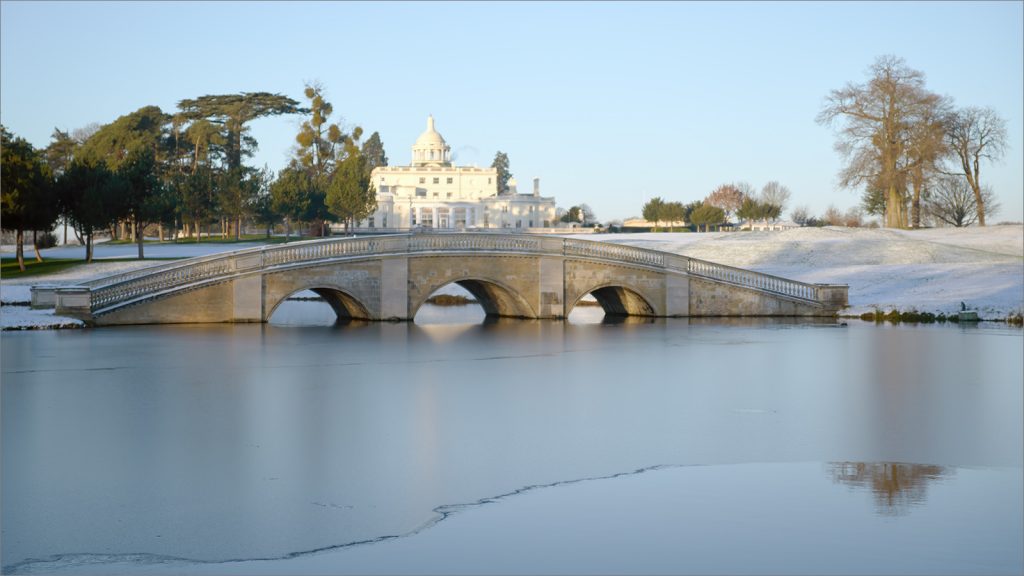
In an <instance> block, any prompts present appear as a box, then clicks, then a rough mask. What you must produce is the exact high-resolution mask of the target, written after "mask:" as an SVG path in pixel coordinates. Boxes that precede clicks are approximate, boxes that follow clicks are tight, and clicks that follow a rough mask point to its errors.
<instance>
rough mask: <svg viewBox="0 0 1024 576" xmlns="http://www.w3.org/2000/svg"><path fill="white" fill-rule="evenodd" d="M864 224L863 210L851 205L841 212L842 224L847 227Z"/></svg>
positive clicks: (856, 226) (858, 226)
mask: <svg viewBox="0 0 1024 576" xmlns="http://www.w3.org/2000/svg"><path fill="white" fill-rule="evenodd" d="M863 225H864V212H863V211H862V210H861V209H860V208H858V207H856V206H853V207H851V208H850V209H849V210H847V211H846V213H845V214H843V226H846V227H847V228H860V227H861V226H863Z"/></svg>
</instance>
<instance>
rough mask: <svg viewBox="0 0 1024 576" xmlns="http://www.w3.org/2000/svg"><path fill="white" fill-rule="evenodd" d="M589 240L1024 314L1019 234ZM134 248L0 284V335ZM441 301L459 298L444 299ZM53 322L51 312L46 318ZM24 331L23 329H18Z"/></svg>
mask: <svg viewBox="0 0 1024 576" xmlns="http://www.w3.org/2000/svg"><path fill="white" fill-rule="evenodd" d="M588 239H593V240H601V241H605V242H614V243H619V244H628V245H632V246H641V247H644V248H653V249H656V250H664V251H667V252H675V253H678V254H683V255H685V256H691V257H694V258H700V259H703V260H710V261H712V262H720V263H722V264H727V265H730V266H737V267H740V268H749V269H752V270H757V271H759V272H766V273H769V274H775V275H777V276H782V277H785V278H792V279H794V280H801V281H804V282H813V283H835V284H849V286H850V307H849V308H847V309H846V310H844V311H843V313H842V314H843V315H860V314H863V313H865V312H873V311H875V310H882V311H890V310H894V309H895V310H900V311H911V310H916V311H918V312H930V313H933V314H939V313H942V314H946V315H950V314H955V313H956V312H958V311H959V310H960V306H961V302H962V303H964V304H965V305H966V306H967V307H968V308H970V309H972V310H977V311H978V314H979V316H980V317H981V318H983V319H990V320H996V319H1005V318H1007V317H1011V316H1019V315H1020V314H1021V313H1022V312H1024V226H1022V225H1019V224H1018V225H1004V226H990V227H987V228H962V229H949V228H945V229H934V230H885V229H866V228H836V227H828V228H798V229H794V230H786V231H779V232H713V233H703V234H695V233H646V234H602V235H600V236H593V237H591V238H588ZM258 245H259V244H258V243H252V244H214V243H210V244H158V245H153V246H147V247H146V254H147V255H149V256H151V257H154V258H156V257H160V258H179V257H180V258H188V257H194V256H204V255H208V254H213V253H217V252H226V251H231V250H238V249H241V248H246V247H249V246H258ZM134 250H135V247H134V246H132V245H117V246H107V245H102V244H101V245H98V246H97V247H96V258H97V260H96V261H95V262H93V263H92V264H88V265H86V264H82V265H79V266H74V267H72V268H68V269H66V270H64V271H62V272H59V273H57V274H51V275H46V276H34V277H31V278H28V279H25V280H19V281H8V280H6V279H3V280H2V281H0V301H2V303H3V304H4V306H3V307H2V309H0V325H2V328H3V329H4V330H7V329H10V328H13V327H15V326H23V325H28V324H31V323H35V324H33V325H35V326H38V327H44V326H46V325H47V324H48V323H57V324H63V323H64V320H66V319H60V320H59V321H55V322H51V321H50V320H48V318H47V316H46V312H47V311H29V310H28V309H27V308H24V307H12V306H9V304H14V303H20V304H27V303H28V302H29V300H30V297H31V294H30V292H29V288H30V286H32V285H34V284H43V283H53V284H73V283H76V282H82V281H87V280H91V279H94V278H99V277H102V276H106V275H110V274H116V273H119V272H125V271H128V270H134V269H137V268H140V267H144V266H154V265H158V264H161V262H160V261H154V260H144V261H135V262H103V258H122V257H130V256H131V255H133V254H134V252H133V251H134ZM44 256H46V257H63V258H68V257H81V248H75V247H69V248H53V249H49V250H45V251H44ZM443 292H444V293H456V294H463V293H464V292H463V291H461V290H452V289H451V287H446V289H443ZM51 318H52V312H51ZM26 323H28V324H26Z"/></svg>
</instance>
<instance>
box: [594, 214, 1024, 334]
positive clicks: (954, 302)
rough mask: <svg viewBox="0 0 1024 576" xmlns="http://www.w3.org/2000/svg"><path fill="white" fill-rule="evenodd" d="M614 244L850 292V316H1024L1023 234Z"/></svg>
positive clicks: (822, 231) (824, 231)
mask: <svg viewBox="0 0 1024 576" xmlns="http://www.w3.org/2000/svg"><path fill="white" fill-rule="evenodd" d="M600 238H601V239H602V240H605V241H607V242H615V243H621V244H629V245H632V246H641V247H644V248H653V249H656V250H665V251H667V252H676V253H679V254H684V255H686V256H691V257H694V258H700V259H703V260H710V261H712V262H719V263H722V264H727V265H730V266H737V267H740V268H749V269H751V270H757V271H758V272H765V273H768V274H774V275H777V276H782V277H784V278H792V279H794V280H800V281H803V282H813V283H833V284H849V286H850V307H849V308H848V309H846V310H845V311H843V314H844V315H851V314H857V315H859V314H861V313H863V312H870V311H873V310H875V309H876V308H877V309H881V310H892V309H894V308H895V309H899V310H901V311H908V310H917V311H919V312H932V313H939V312H943V313H945V314H947V315H948V314H951V313H955V312H957V311H959V310H960V303H961V302H964V303H965V304H966V305H967V306H968V308H970V309H974V310H977V311H978V312H979V316H981V317H982V318H1005V317H1007V316H1010V315H1017V314H1020V313H1021V311H1022V310H1024V226H1021V225H1007V226H989V227H987V228H963V229H948V228H946V229H934V230H914V231H911V230H884V229H866V228H835V227H828V228H798V229H794V230H786V231H780V232H716V233H708V234H693V233H675V234H658V233H650V234H614V235H604V236H601V237H600Z"/></svg>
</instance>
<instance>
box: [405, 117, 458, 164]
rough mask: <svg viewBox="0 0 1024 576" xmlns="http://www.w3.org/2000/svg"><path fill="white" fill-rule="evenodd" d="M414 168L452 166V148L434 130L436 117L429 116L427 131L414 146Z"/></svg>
mask: <svg viewBox="0 0 1024 576" xmlns="http://www.w3.org/2000/svg"><path fill="white" fill-rule="evenodd" d="M412 165H413V166H451V165H452V163H451V146H449V145H448V144H447V143H446V142H445V141H444V138H443V137H442V136H441V134H440V133H438V131H437V130H434V117H433V116H427V130H426V131H425V132H424V133H423V134H420V137H419V138H417V139H416V143H415V144H413V145H412Z"/></svg>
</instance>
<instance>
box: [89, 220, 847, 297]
mask: <svg viewBox="0 0 1024 576" xmlns="http://www.w3.org/2000/svg"><path fill="white" fill-rule="evenodd" d="M475 251H480V252H499V253H529V254H537V255H545V254H546V255H551V256H575V257H581V258H591V259H597V260H604V261H609V262H614V263H627V264H637V265H642V266H649V267H655V268H662V269H665V270H671V271H675V272H682V273H686V274H692V275H694V276H697V277H702V278H708V279H712V280H716V281H721V282H728V283H730V284H735V285H738V286H744V287H748V288H752V289H756V290H760V291H765V292H771V293H774V294H779V295H783V296H787V297H790V298H798V299H801V300H805V301H808V302H820V303H825V302H826V301H832V300H834V297H833V295H832V292H828V291H826V292H821V290H823V289H825V288H827V286H825V285H815V284H806V283H803V282H798V281H795V280H789V279H786V278H780V277H778V276H772V275H770V274H762V273H759V272H753V271H750V270H743V269H740V268H734V267H731V266H726V265H724V264H716V263H714V262H707V261H704V260H698V259H695V258H688V257H686V256H681V255H677V254H671V253H667V252H660V251H657V250H650V249H646V248H639V247H635V246H624V245H621V244H609V243H604V242H595V241H591V240H579V239H573V238H553V237H537V236H520V235H514V234H479V233H477V234H404V235H391V236H363V237H356V238H333V239H329V240H308V241H302V242H294V243H290V244H282V245H274V246H262V247H255V248H247V249H243V250H236V251H233V252H228V253H221V254H213V255H209V256H203V257H200V258H192V259H189V260H186V261H177V262H171V263H168V264H162V265H158V266H153V267H148V268H142V269H139V270H133V271H131V272H125V273H122V274H117V275H114V276H109V277H106V278H100V279H97V280H93V281H91V282H89V283H87V284H86V286H88V288H89V291H90V308H91V309H92V311H97V310H102V309H104V308H107V307H109V306H113V305H115V304H118V303H121V302H126V301H129V300H133V299H136V298H139V297H144V296H146V295H149V294H156V293H160V292H162V291H165V290H169V289H173V288H176V287H183V286H187V285H190V284H195V283H199V282H206V281H211V280H214V281H216V280H218V279H221V278H224V279H226V278H229V277H231V276H233V275H237V274H241V273H247V272H253V271H257V270H265V269H268V268H274V267H279V266H290V265H295V264H300V265H301V264H304V263H309V262H316V261H321V260H333V259H346V258H358V257H362V256H381V255H400V254H416V253H428V252H455V253H458V252H475Z"/></svg>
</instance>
